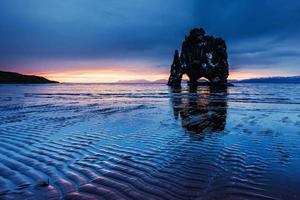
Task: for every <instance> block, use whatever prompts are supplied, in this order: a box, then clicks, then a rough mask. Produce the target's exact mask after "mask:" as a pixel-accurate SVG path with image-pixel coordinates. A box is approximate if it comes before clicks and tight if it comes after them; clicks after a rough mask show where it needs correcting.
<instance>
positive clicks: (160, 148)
mask: <svg viewBox="0 0 300 200" xmlns="http://www.w3.org/2000/svg"><path fill="white" fill-rule="evenodd" d="M299 188H300V84H239V83H237V84H235V86H234V87H228V88H227V89H224V90H221V89H212V88H209V87H207V86H199V87H198V88H197V90H196V91H195V90H193V91H191V90H190V89H189V88H188V87H187V86H184V87H182V88H181V89H170V88H168V87H167V86H166V85H163V84H44V85H38V84H37V85H21V84H20V85H0V199H38V200H40V199H62V198H64V199H137V200H141V199H168V200H171V199H204V200H208V199H218V200H222V199H228V200H229V199H230V200H235V199H255V200H256V199H286V200H293V199H295V200H298V199H300V190H299Z"/></svg>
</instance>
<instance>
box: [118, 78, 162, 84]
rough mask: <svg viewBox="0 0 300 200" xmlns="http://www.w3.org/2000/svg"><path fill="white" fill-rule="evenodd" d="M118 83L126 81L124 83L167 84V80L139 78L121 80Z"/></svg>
mask: <svg viewBox="0 0 300 200" xmlns="http://www.w3.org/2000/svg"><path fill="white" fill-rule="evenodd" d="M117 83H124V84H161V83H163V84H167V80H165V79H159V80H156V81H148V80H144V79H137V80H120V81H118V82H117Z"/></svg>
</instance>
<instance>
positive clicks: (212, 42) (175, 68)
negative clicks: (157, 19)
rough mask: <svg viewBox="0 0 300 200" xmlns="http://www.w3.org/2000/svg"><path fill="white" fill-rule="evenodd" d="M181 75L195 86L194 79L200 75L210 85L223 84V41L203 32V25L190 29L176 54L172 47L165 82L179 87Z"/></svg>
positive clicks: (226, 64)
mask: <svg viewBox="0 0 300 200" xmlns="http://www.w3.org/2000/svg"><path fill="white" fill-rule="evenodd" d="M183 74H186V75H187V76H188V77H189V84H190V85H197V80H198V79H200V78H202V77H203V78H206V79H207V80H208V81H209V82H210V85H212V86H224V85H227V77H228V75H229V70H228V61H227V48H226V43H225V41H224V40H223V39H221V38H216V37H214V36H210V35H206V33H205V30H204V29H203V28H194V29H192V30H191V31H190V34H189V35H188V36H185V40H184V41H183V43H182V47H181V52H180V56H179V52H178V50H175V54H174V59H173V63H172V65H171V70H170V77H169V80H168V85H169V86H174V87H179V86H180V85H181V79H182V75H183Z"/></svg>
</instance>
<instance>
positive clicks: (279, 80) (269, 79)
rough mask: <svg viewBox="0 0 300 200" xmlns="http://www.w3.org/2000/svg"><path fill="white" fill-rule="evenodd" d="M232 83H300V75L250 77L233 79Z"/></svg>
mask: <svg viewBox="0 0 300 200" xmlns="http://www.w3.org/2000/svg"><path fill="white" fill-rule="evenodd" d="M230 82H231V83H300V76H290V77H266V78H250V79H244V80H231V81H230Z"/></svg>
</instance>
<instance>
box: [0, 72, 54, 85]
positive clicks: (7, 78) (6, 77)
mask: <svg viewBox="0 0 300 200" xmlns="http://www.w3.org/2000/svg"><path fill="white" fill-rule="evenodd" d="M0 83H5V84H8V83H12V84H13V83H58V82H57V81H50V80H48V79H46V78H44V77H41V76H33V75H23V74H18V73H15V72H4V71H0Z"/></svg>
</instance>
